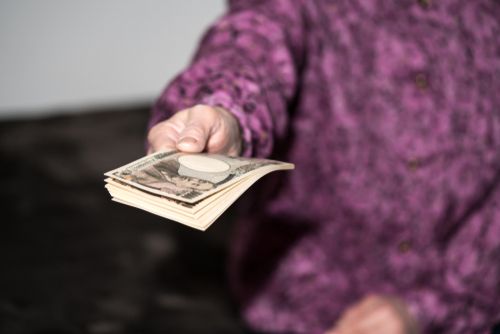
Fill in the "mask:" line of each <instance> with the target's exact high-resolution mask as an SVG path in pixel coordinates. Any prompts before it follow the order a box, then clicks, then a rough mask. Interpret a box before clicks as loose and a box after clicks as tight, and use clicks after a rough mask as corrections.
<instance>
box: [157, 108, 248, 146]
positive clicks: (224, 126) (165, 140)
mask: <svg viewBox="0 0 500 334" xmlns="http://www.w3.org/2000/svg"><path fill="white" fill-rule="evenodd" d="M148 142H149V150H148V153H153V152H156V151H161V150H172V149H174V150H178V151H182V152H188V153H198V152H208V153H219V154H227V155H233V156H234V155H239V154H240V153H241V142H242V140H241V133H240V127H239V124H238V121H237V120H236V118H235V117H234V116H233V115H232V114H230V113H229V112H228V111H226V110H224V109H222V108H218V107H215V108H214V107H209V106H206V105H196V106H194V107H192V108H189V109H184V110H181V111H179V112H177V113H176V114H174V115H173V116H172V117H170V118H169V119H167V120H165V121H163V122H160V123H158V124H156V125H155V126H154V127H152V128H151V130H149V134H148Z"/></svg>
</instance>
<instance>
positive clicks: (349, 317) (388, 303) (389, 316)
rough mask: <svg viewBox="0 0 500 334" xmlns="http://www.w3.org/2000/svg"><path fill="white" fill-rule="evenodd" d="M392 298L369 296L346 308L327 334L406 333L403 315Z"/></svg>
mask: <svg viewBox="0 0 500 334" xmlns="http://www.w3.org/2000/svg"><path fill="white" fill-rule="evenodd" d="M393 301H394V300H393V299H391V298H388V297H382V296H369V297H367V298H365V299H363V300H362V301H361V302H360V303H358V304H356V305H354V306H353V307H351V308H350V309H348V310H347V311H346V312H345V313H344V315H343V316H342V317H341V319H340V320H339V321H338V323H337V325H336V327H335V328H334V329H332V330H330V331H329V332H327V333H328V334H378V333H380V334H406V333H408V331H407V330H406V328H407V324H406V321H405V317H404V316H403V314H401V312H400V311H399V307H398V306H397V305H395V304H394V302H393Z"/></svg>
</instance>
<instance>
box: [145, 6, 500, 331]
mask: <svg viewBox="0 0 500 334" xmlns="http://www.w3.org/2000/svg"><path fill="white" fill-rule="evenodd" d="M229 3H230V6H229V10H228V12H227V14H226V15H224V16H223V17H222V18H221V19H220V20H219V21H218V22H217V23H215V24H214V26H213V27H212V28H211V29H210V31H209V32H208V33H207V34H206V36H205V37H204V39H203V41H202V42H201V45H200V47H199V50H198V52H197V55H196V57H195V59H194V61H193V63H192V64H191V65H190V67H189V68H188V69H187V70H186V71H185V72H183V73H182V74H181V75H180V76H179V77H177V78H176V79H175V80H174V82H172V83H171V84H170V85H169V86H168V87H167V89H166V90H165V91H164V92H163V94H162V95H161V97H160V98H159V99H158V101H157V103H156V105H155V107H154V109H153V114H152V118H151V124H150V125H151V127H152V128H151V130H150V132H149V137H148V138H149V143H150V147H151V150H152V151H155V150H160V149H164V148H176V149H178V150H181V151H186V152H200V151H207V152H214V153H215V152H216V153H226V154H236V153H239V154H242V155H245V156H257V157H269V156H272V157H273V158H276V159H282V160H286V161H291V162H293V163H295V165H296V170H295V171H294V172H292V173H284V174H286V175H281V176H276V179H275V182H273V183H272V184H271V183H269V182H267V183H266V185H267V186H268V189H263V191H262V193H261V196H260V197H259V200H258V201H256V202H255V206H256V208H258V210H252V211H251V212H252V213H251V214H250V213H247V215H245V218H243V219H241V221H240V222H239V225H238V228H237V232H236V234H235V236H234V239H233V249H232V253H231V254H232V261H231V267H230V273H231V280H232V282H233V288H234V292H235V294H236V295H237V297H238V298H239V300H240V301H241V305H242V312H243V315H244V318H245V320H246V321H247V323H248V324H249V325H250V326H251V327H252V328H253V329H255V330H258V331H262V332H269V333H324V332H327V331H328V333H337V334H340V333H341V334H350V333H386V334H402V333H416V332H421V333H449V334H452V333H453V334H456V333H487V332H488V331H489V330H490V329H491V327H492V326H493V324H494V323H495V322H498V321H499V319H500V237H499V235H500V204H499V203H500V186H499V183H500V153H499V152H500V94H499V92H500V38H499V37H498V36H500V19H499V18H500V3H499V1H496V0H477V1H465V0H440V1H432V0H420V1H417V0H398V1H394V0H376V1H367V0H366V1H365V0H330V1H328V0H294V1H290V0H288V1H287V0H269V1H265V0H261V1H257V0H255V1H243V0H242V1H230V2H229ZM278 177H284V178H285V179H277V178H278Z"/></svg>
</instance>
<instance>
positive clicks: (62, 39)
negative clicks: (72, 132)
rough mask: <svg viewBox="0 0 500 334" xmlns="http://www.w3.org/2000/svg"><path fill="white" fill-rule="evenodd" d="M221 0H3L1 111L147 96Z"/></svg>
mask: <svg viewBox="0 0 500 334" xmlns="http://www.w3.org/2000/svg"><path fill="white" fill-rule="evenodd" d="M224 6H225V2H224V0H141V1H138V0H85V1H76V0H73V1H71V0H1V1H0V117H12V116H14V117H18V116H29V115H33V114H39V113H45V112H47V111H49V110H54V109H55V110H57V109H63V108H64V109H79V108H82V107H83V108H85V107H92V106H102V105H108V104H109V105H113V104H119V105H122V104H127V103H134V102H135V103H137V102H141V101H151V100H153V99H154V98H155V97H156V96H157V95H158V94H159V92H160V91H161V89H162V88H163V87H164V86H165V84H166V83H167V81H168V80H170V79H171V78H172V77H173V76H174V75H175V74H177V73H178V72H179V71H180V70H181V69H182V68H183V67H184V66H186V65H187V62H188V61H189V59H190V57H191V55H192V53H193V52H194V49H195V47H196V43H197V41H198V40H199V38H200V37H201V34H202V32H203V31H204V30H205V28H206V27H207V26H208V25H209V24H210V23H211V22H212V21H213V20H214V19H215V18H216V17H217V16H219V15H220V14H222V12H223V10H224Z"/></svg>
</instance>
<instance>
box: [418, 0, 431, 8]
mask: <svg viewBox="0 0 500 334" xmlns="http://www.w3.org/2000/svg"><path fill="white" fill-rule="evenodd" d="M417 1H418V4H419V5H420V6H422V7H423V8H429V7H430V5H431V0H417Z"/></svg>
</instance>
